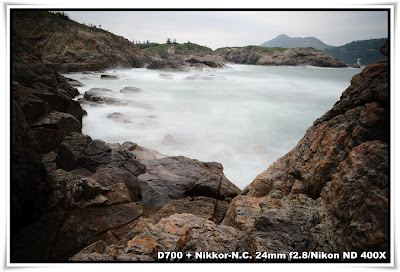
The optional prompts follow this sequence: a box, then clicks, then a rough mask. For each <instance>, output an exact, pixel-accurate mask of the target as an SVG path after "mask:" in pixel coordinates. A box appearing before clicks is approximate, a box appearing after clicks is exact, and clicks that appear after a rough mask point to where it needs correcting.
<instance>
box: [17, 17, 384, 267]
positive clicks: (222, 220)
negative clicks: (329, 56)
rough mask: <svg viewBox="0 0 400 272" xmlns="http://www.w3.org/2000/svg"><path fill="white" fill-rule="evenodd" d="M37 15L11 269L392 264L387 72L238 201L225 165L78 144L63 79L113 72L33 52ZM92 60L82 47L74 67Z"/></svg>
mask: <svg viewBox="0 0 400 272" xmlns="http://www.w3.org/2000/svg"><path fill="white" fill-rule="evenodd" d="M21 12H22V11H21ZM39 13H40V12H39ZM29 14H31V15H30V17H29V16H16V15H15V14H14V17H13V26H14V28H13V31H14V32H13V35H12V47H11V54H12V55H11V59H12V78H11V79H12V88H11V94H12V101H11V105H12V115H11V118H12V122H11V149H12V154H11V155H12V156H11V159H12V161H11V181H10V188H11V197H10V200H11V203H10V209H11V234H10V235H11V237H10V238H11V239H10V240H11V261H12V262H45V261H157V252H159V251H182V252H192V253H193V252H195V251H197V252H198V251H214V252H229V253H230V252H232V251H238V252H243V251H247V252H250V253H251V254H254V253H255V252H256V251H269V252H277V253H287V252H289V251H297V252H303V251H307V252H308V251H321V252H343V251H357V252H361V251H364V250H368V251H386V252H388V251H389V249H390V247H389V234H390V232H389V211H388V210H389V200H388V197H389V195H388V194H389V170H388V168H389V162H388V160H389V155H388V154H389V134H390V133H389V116H390V111H389V105H390V103H389V82H388V77H389V73H388V61H381V62H378V63H375V64H371V65H368V66H366V67H365V68H364V69H363V71H362V72H361V73H360V74H358V75H356V76H354V77H353V79H352V81H351V86H350V87H349V88H347V89H346V90H345V91H344V92H343V94H342V96H341V98H340V100H339V101H338V102H337V103H336V104H335V105H334V106H333V108H332V109H331V110H330V111H328V112H327V113H326V114H324V115H323V116H322V117H321V118H319V119H317V120H316V121H315V122H314V124H313V126H311V127H310V128H309V129H308V130H307V132H306V134H305V136H304V137H303V138H302V139H301V140H300V142H299V143H298V145H297V146H296V147H295V148H294V149H293V150H292V151H290V152H289V153H288V154H286V155H285V156H283V157H282V158H280V159H278V160H277V161H276V162H275V163H274V164H272V165H271V166H270V167H269V168H268V169H267V170H266V171H264V172H263V173H261V174H260V175H259V176H258V177H257V178H256V179H255V180H254V181H253V182H252V183H251V184H250V185H249V186H247V187H246V188H245V189H244V190H243V191H240V190H239V189H238V188H237V187H236V186H235V185H234V184H232V183H231V182H230V181H229V180H228V179H227V178H226V177H225V176H224V174H223V167H222V165H221V164H219V163H216V162H201V161H198V160H195V159H189V158H186V157H182V156H175V157H167V156H164V155H162V154H159V153H158V152H156V151H153V150H149V149H145V148H143V147H140V146H139V145H137V144H135V143H132V142H125V143H123V144H112V143H105V142H103V141H101V140H96V139H92V138H91V137H89V136H87V135H84V134H82V133H81V128H82V116H83V115H84V114H85V112H84V110H82V108H81V106H80V104H79V102H76V101H74V100H72V98H73V97H74V96H76V95H77V94H78V92H77V90H76V89H75V88H74V87H72V86H71V84H70V83H69V82H71V81H69V80H68V79H67V78H65V77H63V76H62V75H60V74H59V72H61V71H82V70H91V69H92V70H98V69H103V68H107V67H106V66H104V65H105V64H102V63H99V62H98V60H94V59H91V58H90V57H88V58H83V59H80V58H78V59H76V60H75V61H74V59H73V58H71V59H70V61H67V62H63V61H61V60H59V59H58V58H61V56H63V54H62V53H60V52H67V51H68V52H69V50H71V49H70V47H69V46H65V48H64V49H63V51H57V52H59V53H57V54H56V55H57V57H54V59H52V60H49V55H48V54H47V53H46V54H44V53H43V50H42V49H41V48H42V47H40V46H38V44H39V43H38V42H37V41H42V44H43V45H45V44H47V43H43V41H45V40H48V39H50V38H49V37H51V35H50V34H49V33H47V32H44V31H43V29H47V28H46V27H47V26H45V25H43V26H42V27H37V29H36V30H35V32H33V33H41V34H40V35H38V36H37V38H32V40H29V39H27V37H29V35H33V34H29V33H30V32H27V30H26V28H28V29H31V28H34V27H35V26H33V24H32V23H31V24H29V20H36V19H35V18H36V17H35V16H33V15H32V11H29ZM33 14H35V12H33ZM40 14H41V13H40ZM38 16H39V15H38ZM50 16H52V15H50ZM46 18H49V17H46ZM49 20H55V19H51V18H50V19H49ZM35 22H36V21H35ZM42 23H43V22H42ZM24 24H25V26H24ZM43 24H44V23H43ZM49 24H50V23H49ZM75 26H76V27H77V32H78V33H80V32H81V31H83V30H84V29H86V28H87V27H86V26H82V29H80V27H79V24H77V25H75ZM55 29H58V27H56V28H55ZM93 31H94V32H93V33H97V32H95V31H97V30H93ZM100 33H103V32H100ZM26 35H27V36H26ZM35 35H36V34H35ZM101 35H103V34H101ZM43 37H47V38H46V39H44V38H43ZM50 40H51V39H50ZM120 41H121V40H118V41H115V42H117V43H119V42H120ZM76 42H77V43H79V39H78V38H77V39H76ZM54 43H56V42H54ZM72 43H73V42H72ZM121 43H122V44H125V42H123V41H121ZM59 46H61V45H59ZM74 46H75V45H71V47H72V48H75V47H74ZM85 48H86V47H83V49H77V48H75V49H74V50H75V51H77V52H76V53H75V57H76V56H77V55H81V56H85V53H84V52H86V51H85ZM112 48H113V50H114V52H113V53H112V54H111V55H117V56H118V55H121V56H125V57H126V58H125V59H113V60H114V61H110V63H108V64H109V65H113V66H114V65H119V64H121V66H123V65H126V66H129V65H130V66H131V67H135V65H136V64H138V66H140V65H141V63H142V62H141V61H143V63H144V62H145V60H147V57H146V55H144V54H143V53H142V52H141V51H140V50H139V49H137V50H138V52H137V55H135V56H133V55H134V53H132V58H131V57H127V55H126V54H127V53H126V52H125V49H124V48H125V47H124V46H123V45H121V47H118V46H117V45H116V46H113V47H112ZM384 48H386V49H384V50H383V53H385V54H386V55H387V54H388V52H389V50H388V48H387V45H386V47H384ZM81 50H82V52H81ZM135 50H136V49H135ZM132 52H134V51H132ZM103 53H104V52H103V51H102V50H92V52H91V54H92V55H91V56H93V55H96V54H103ZM135 54H136V53H135ZM142 54H143V55H142ZM58 55H60V56H58ZM143 56H144V57H143ZM134 57H135V58H134ZM135 59H136V60H140V61H138V62H135V61H132V62H129V60H135ZM58 61H60V62H58ZM92 65H93V66H92ZM134 91H137V90H134ZM102 92H106V91H102ZM91 97H96V93H95V92H94V91H93V95H92V96H91ZM387 255H388V254H387Z"/></svg>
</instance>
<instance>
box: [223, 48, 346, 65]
mask: <svg viewBox="0 0 400 272" xmlns="http://www.w3.org/2000/svg"><path fill="white" fill-rule="evenodd" d="M215 54H217V55H219V56H221V57H223V58H224V59H226V60H227V61H231V62H234V63H238V64H255V65H273V66H279V65H290V66H295V65H311V66H319V67H346V64H344V63H343V62H341V61H340V60H338V59H337V58H334V57H332V56H331V55H329V54H327V53H325V52H322V51H320V50H317V49H314V48H291V49H285V48H278V47H277V48H275V47H271V48H268V47H259V46H246V47H226V48H219V49H217V50H216V51H215Z"/></svg>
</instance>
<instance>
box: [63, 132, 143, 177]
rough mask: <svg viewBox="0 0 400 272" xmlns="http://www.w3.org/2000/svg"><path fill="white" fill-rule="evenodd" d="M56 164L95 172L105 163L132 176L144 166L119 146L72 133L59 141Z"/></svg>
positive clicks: (138, 172) (137, 173) (136, 174)
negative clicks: (113, 146) (111, 146)
mask: <svg viewBox="0 0 400 272" xmlns="http://www.w3.org/2000/svg"><path fill="white" fill-rule="evenodd" d="M57 165H58V167H60V168H61V169H64V170H67V171H70V170H72V169H74V168H77V167H82V168H87V169H88V170H90V171H92V172H95V171H96V170H97V169H98V168H99V167H104V166H106V165H110V166H115V167H121V168H123V169H125V170H127V171H128V172H129V173H131V174H132V175H134V176H138V175H140V174H141V173H144V172H145V170H146V167H145V166H144V165H143V164H141V163H140V162H138V161H136V160H135V158H134V155H132V154H131V153H130V152H127V151H125V150H123V149H121V148H114V149H112V148H110V147H109V146H108V145H107V144H106V143H105V142H103V141H100V140H92V139H91V138H90V137H89V136H86V135H82V134H79V133H72V134H70V135H68V136H66V137H65V139H64V141H63V142H62V143H61V145H60V148H59V151H58V156H57Z"/></svg>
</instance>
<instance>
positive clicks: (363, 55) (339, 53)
mask: <svg viewBox="0 0 400 272" xmlns="http://www.w3.org/2000/svg"><path fill="white" fill-rule="evenodd" d="M386 40H387V38H384V39H371V40H362V41H354V42H351V43H348V44H345V45H342V46H338V47H332V48H326V49H324V50H323V51H325V52H326V53H328V54H330V55H332V56H334V57H336V58H338V59H340V60H341V61H343V62H344V63H346V64H354V63H356V62H357V59H361V61H360V62H361V64H362V65H367V64H370V63H375V62H377V61H379V60H383V59H387V57H386V56H383V55H382V54H381V52H380V48H381V47H382V45H383V44H384V43H385V41H386Z"/></svg>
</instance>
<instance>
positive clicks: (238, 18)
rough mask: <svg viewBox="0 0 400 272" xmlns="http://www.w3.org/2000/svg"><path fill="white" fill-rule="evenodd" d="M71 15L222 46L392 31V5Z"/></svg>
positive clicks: (155, 37)
mask: <svg viewBox="0 0 400 272" xmlns="http://www.w3.org/2000/svg"><path fill="white" fill-rule="evenodd" d="M68 13H69V15H70V17H71V19H73V20H75V21H77V22H80V23H86V24H93V25H97V26H98V25H101V27H102V28H103V29H106V30H108V31H111V32H113V33H115V34H117V35H121V36H124V37H125V38H127V39H129V40H132V39H135V40H140V41H145V40H150V41H152V42H158V43H165V41H166V39H167V38H171V39H174V38H176V39H177V42H179V43H184V42H187V41H190V42H193V43H197V44H200V45H205V46H208V47H211V48H212V49H216V48H219V47H226V46H245V45H260V44H261V43H263V42H266V41H268V40H271V39H273V38H275V37H276V36H278V35H280V34H286V35H289V36H290V37H309V36H314V37H316V38H318V39H320V40H321V41H323V42H324V43H326V44H329V45H335V46H338V45H343V44H346V43H348V42H351V41H355V40H365V39H373V38H387V37H388V16H387V12H386V11H69V12H68Z"/></svg>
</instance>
